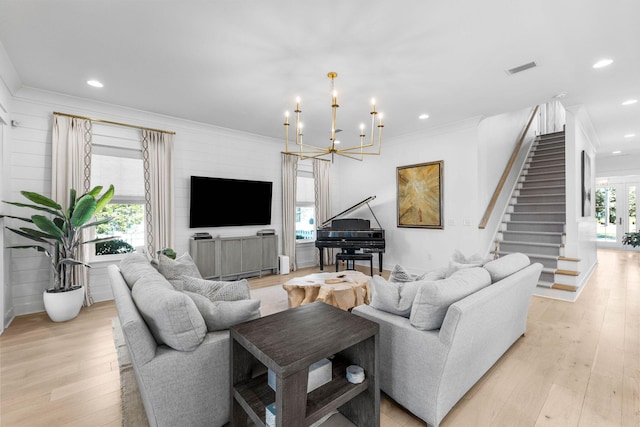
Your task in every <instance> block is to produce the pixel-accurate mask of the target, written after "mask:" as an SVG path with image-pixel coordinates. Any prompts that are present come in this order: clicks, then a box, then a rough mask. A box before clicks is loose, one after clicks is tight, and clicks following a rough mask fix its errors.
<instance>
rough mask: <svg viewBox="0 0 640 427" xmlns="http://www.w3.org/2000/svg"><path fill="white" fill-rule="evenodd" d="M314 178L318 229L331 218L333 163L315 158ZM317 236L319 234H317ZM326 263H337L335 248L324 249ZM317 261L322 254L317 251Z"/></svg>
mask: <svg viewBox="0 0 640 427" xmlns="http://www.w3.org/2000/svg"><path fill="white" fill-rule="evenodd" d="M313 178H314V185H315V196H316V200H315V203H316V230H317V229H318V227H319V226H320V225H321V224H322V223H323V222H325V221H326V220H327V219H329V218H331V217H332V216H333V214H332V213H331V190H330V189H331V163H330V162H328V161H326V160H320V159H313ZM316 237H317V236H316ZM323 250H324V251H325V252H324V259H325V263H326V264H333V263H335V252H336V251H335V249H332V248H325V249H323ZM316 261H317V263H318V264H319V263H320V254H319V253H316Z"/></svg>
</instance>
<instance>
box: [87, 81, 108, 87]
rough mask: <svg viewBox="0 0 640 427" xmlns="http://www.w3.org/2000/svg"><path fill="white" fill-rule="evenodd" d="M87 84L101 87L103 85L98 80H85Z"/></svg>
mask: <svg viewBox="0 0 640 427" xmlns="http://www.w3.org/2000/svg"><path fill="white" fill-rule="evenodd" d="M87 84H88V85H89V86H93V87H103V86H104V85H103V84H102V83H101V82H99V81H98V80H87Z"/></svg>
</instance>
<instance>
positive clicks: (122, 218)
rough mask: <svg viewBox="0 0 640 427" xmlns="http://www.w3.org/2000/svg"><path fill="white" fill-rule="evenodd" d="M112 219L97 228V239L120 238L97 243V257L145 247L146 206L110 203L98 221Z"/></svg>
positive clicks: (98, 216)
mask: <svg viewBox="0 0 640 427" xmlns="http://www.w3.org/2000/svg"><path fill="white" fill-rule="evenodd" d="M103 218H112V220H111V221H109V222H108V223H107V224H101V225H99V226H97V227H96V237H97V238H101V237H109V236H118V239H117V240H113V241H110V242H104V243H96V255H109V254H121V253H127V252H133V250H134V248H135V247H136V246H143V245H144V204H142V203H129V204H123V203H109V204H108V205H107V206H105V208H104V210H103V211H102V212H100V213H99V214H97V215H96V220H101V219H103Z"/></svg>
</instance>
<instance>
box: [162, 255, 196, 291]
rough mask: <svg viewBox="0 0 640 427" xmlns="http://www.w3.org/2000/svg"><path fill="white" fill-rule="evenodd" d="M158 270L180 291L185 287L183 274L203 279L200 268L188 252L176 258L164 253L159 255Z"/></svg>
mask: <svg viewBox="0 0 640 427" xmlns="http://www.w3.org/2000/svg"><path fill="white" fill-rule="evenodd" d="M158 271H159V272H160V273H161V274H162V275H163V276H164V277H166V279H167V280H168V281H169V283H171V284H172V285H173V287H174V288H176V289H177V290H179V291H181V290H182V287H183V282H182V276H189V277H197V278H199V279H202V275H201V274H200V270H198V267H197V266H196V264H195V262H193V259H192V258H191V255H189V254H188V253H187V252H185V253H184V254H182V255H180V256H179V257H177V258H176V259H175V260H174V259H171V258H169V257H168V256H166V255H164V254H160V255H159V256H158Z"/></svg>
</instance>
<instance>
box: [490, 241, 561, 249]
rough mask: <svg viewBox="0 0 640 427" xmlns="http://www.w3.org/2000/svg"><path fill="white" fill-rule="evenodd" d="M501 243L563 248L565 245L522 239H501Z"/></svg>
mask: <svg viewBox="0 0 640 427" xmlns="http://www.w3.org/2000/svg"><path fill="white" fill-rule="evenodd" d="M500 243H508V244H512V245H526V246H547V247H553V248H556V247H557V248H561V247H563V246H564V245H563V244H562V243H540V242H524V241H522V240H500Z"/></svg>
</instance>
